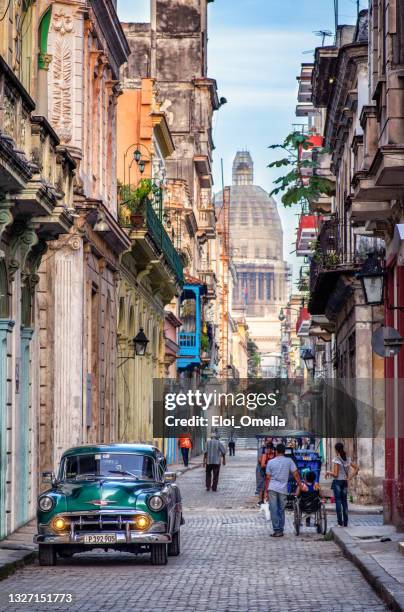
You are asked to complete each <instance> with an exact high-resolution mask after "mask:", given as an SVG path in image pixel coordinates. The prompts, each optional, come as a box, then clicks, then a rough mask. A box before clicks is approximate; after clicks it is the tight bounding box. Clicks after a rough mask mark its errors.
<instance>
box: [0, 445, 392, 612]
mask: <svg viewBox="0 0 404 612" xmlns="http://www.w3.org/2000/svg"><path fill="white" fill-rule="evenodd" d="M254 468H255V453H254V452H253V451H241V452H239V453H238V454H237V456H236V457H231V458H228V464H227V465H226V467H224V468H222V470H221V475H220V481H219V490H218V492H217V493H213V492H210V493H208V492H206V491H205V487H204V471H203V469H202V468H197V469H195V470H191V471H189V472H187V473H186V474H184V475H183V476H181V477H180V478H179V479H178V482H179V485H180V487H181V491H182V494H183V498H184V514H185V519H186V524H185V526H184V527H183V529H182V554H181V555H180V556H179V557H170V558H169V562H168V565H167V566H165V567H152V566H151V565H150V561H149V558H148V557H146V556H144V557H134V556H131V555H128V554H117V553H108V554H106V553H104V552H102V553H95V552H94V553H92V554H80V555H77V556H75V557H74V558H73V559H70V560H62V559H58V564H57V566H56V567H54V568H50V567H49V568H47V567H39V566H38V564H37V563H35V564H34V565H29V566H26V567H25V568H24V569H21V570H19V571H17V572H16V573H15V574H14V575H13V576H11V577H10V578H8V579H6V580H4V581H2V582H0V609H1V610H2V611H4V612H6V611H11V610H12V611H13V612H15V611H17V610H29V612H31V611H32V612H36V611H37V610H38V611H39V610H69V611H72V612H73V611H76V610H77V611H78V610H80V611H82V612H99V610H115V611H117V610H118V611H119V612H126V611H129V610H131V611H136V612H152V611H153V612H157V611H160V610H161V611H163V610H164V611H169V612H181V611H182V610H184V611H185V610H187V611H192V612H211V611H215V612H222V611H223V612H224V611H228V612H249V611H254V612H255V611H257V612H258V611H265V612H267V611H268V610H269V611H272V610H274V611H275V610H276V611H281V612H283V611H286V610H287V611H294V610H296V611H298V610H299V611H300V612H304V611H307V612H309V611H310V612H313V611H324V612H340V611H343V610H344V611H345V610H347V611H348V610H350V611H353V612H359V611H361V610H363V611H368V610H372V612H376V611H378V610H385V609H386V607H385V606H384V604H383V603H382V602H381V601H380V600H379V599H378V597H377V595H376V594H375V593H374V592H373V590H372V588H371V587H370V586H369V584H368V583H367V582H366V580H365V579H364V578H363V577H362V575H361V573H360V572H359V571H358V570H357V569H356V568H355V567H354V566H353V565H352V564H351V563H350V561H348V560H347V559H345V558H344V556H343V555H342V553H341V551H340V549H339V548H338V547H337V546H336V544H334V543H333V542H326V541H324V538H323V537H322V536H319V535H318V534H317V533H316V532H314V529H310V530H305V529H304V530H303V534H302V535H301V536H300V537H299V538H297V537H296V536H295V535H294V533H293V531H292V525H291V516H290V515H289V516H288V524H287V534H286V536H285V537H284V538H279V539H275V540H273V539H272V538H270V537H269V536H270V533H271V529H270V524H266V523H265V520H264V517H263V515H262V514H261V513H260V512H258V509H257V507H256V505H255V503H256V499H255V497H254V495H253V494H254V487H255V478H254ZM380 521H381V519H380V518H379V517H372V516H363V515H362V516H352V517H351V523H352V524H356V525H371V524H379V523H380ZM329 524H330V525H334V524H335V520H334V517H333V516H329ZM10 593H71V594H72V596H73V602H72V603H71V604H63V605H62V604H21V605H18V604H15V603H13V604H10V603H8V600H9V594H10Z"/></svg>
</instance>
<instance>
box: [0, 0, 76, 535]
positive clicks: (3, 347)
mask: <svg viewBox="0 0 404 612" xmlns="http://www.w3.org/2000/svg"><path fill="white" fill-rule="evenodd" d="M46 8H47V7H46V6H45V5H44V3H33V2H25V3H14V2H12V3H9V4H8V6H7V7H6V13H5V14H4V17H5V18H4V19H3V20H2V21H1V22H0V55H1V57H0V99H1V109H0V243H1V244H0V538H1V537H3V536H4V535H5V534H7V533H9V532H10V531H13V530H14V529H15V528H17V527H18V526H19V525H21V524H23V523H24V522H26V521H27V520H28V519H29V518H31V517H32V515H33V514H34V512H35V506H36V493H37V490H38V471H39V469H40V458H39V457H40V456H39V448H40V436H41V432H40V422H41V410H40V404H41V392H42V390H41V384H40V372H41V367H42V361H41V357H40V350H41V345H42V338H41V327H42V320H41V312H40V303H41V297H40V291H39V289H38V286H39V284H40V274H39V266H40V263H41V260H44V259H46V258H47V257H50V250H49V245H50V244H51V243H52V242H53V241H54V240H56V239H57V238H58V236H59V235H62V234H68V233H69V232H70V231H71V228H72V226H73V222H74V220H73V216H72V214H71V210H72V199H73V198H72V195H73V181H74V175H75V171H76V162H75V160H73V158H72V157H71V155H70V153H69V151H68V150H67V149H66V147H65V146H63V143H62V139H61V136H60V134H58V133H56V131H55V130H54V128H53V127H52V126H51V124H50V122H49V120H48V117H47V116H46V114H44V113H43V109H42V108H41V105H40V104H38V95H39V92H40V71H41V69H42V68H41V59H42V58H41V56H39V58H38V55H37V54H36V53H35V51H36V43H35V41H36V40H37V37H38V35H39V34H40V32H41V28H42V24H43V13H44V11H45V13H46Z"/></svg>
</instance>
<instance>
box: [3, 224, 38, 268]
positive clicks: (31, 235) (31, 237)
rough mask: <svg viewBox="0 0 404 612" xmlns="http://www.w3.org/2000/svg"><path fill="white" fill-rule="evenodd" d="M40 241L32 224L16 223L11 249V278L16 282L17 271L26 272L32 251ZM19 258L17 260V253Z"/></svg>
mask: <svg viewBox="0 0 404 612" xmlns="http://www.w3.org/2000/svg"><path fill="white" fill-rule="evenodd" d="M38 241H39V239H38V236H37V234H36V232H35V229H34V226H33V224H32V223H27V224H25V223H22V222H16V223H15V224H14V226H13V239H12V241H11V249H10V263H9V270H10V278H11V280H14V276H15V273H16V271H17V270H18V269H19V268H21V270H22V272H26V270H25V266H26V261H27V258H28V256H29V254H30V251H31V249H32V248H33V247H34V246H35V245H36V244H37V243H38ZM18 250H19V258H18V259H17V251H18Z"/></svg>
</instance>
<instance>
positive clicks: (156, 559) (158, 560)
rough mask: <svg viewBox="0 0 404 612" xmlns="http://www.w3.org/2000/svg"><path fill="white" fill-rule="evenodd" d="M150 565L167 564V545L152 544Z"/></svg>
mask: <svg viewBox="0 0 404 612" xmlns="http://www.w3.org/2000/svg"><path fill="white" fill-rule="evenodd" d="M151 564H152V565H166V564H167V544H152V547H151Z"/></svg>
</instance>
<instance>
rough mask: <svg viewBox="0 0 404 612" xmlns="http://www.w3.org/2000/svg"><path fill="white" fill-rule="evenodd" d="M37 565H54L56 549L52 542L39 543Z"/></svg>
mask: <svg viewBox="0 0 404 612" xmlns="http://www.w3.org/2000/svg"><path fill="white" fill-rule="evenodd" d="M38 560H39V565H56V549H55V547H54V546H53V545H52V544H39V546H38Z"/></svg>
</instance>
